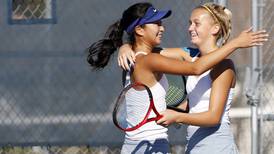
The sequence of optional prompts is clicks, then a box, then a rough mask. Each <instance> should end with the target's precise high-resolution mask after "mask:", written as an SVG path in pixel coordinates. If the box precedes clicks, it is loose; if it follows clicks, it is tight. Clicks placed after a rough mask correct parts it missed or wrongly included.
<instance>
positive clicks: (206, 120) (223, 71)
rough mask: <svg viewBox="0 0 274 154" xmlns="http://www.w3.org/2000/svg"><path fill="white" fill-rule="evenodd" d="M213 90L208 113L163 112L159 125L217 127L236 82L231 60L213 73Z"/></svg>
mask: <svg viewBox="0 0 274 154" xmlns="http://www.w3.org/2000/svg"><path fill="white" fill-rule="evenodd" d="M212 74H213V75H212V81H213V82H212V89H211V94H210V100H209V102H210V103H209V109H208V111H205V112H201V113H190V114H185V113H179V112H175V111H172V110H166V111H164V112H162V113H161V114H162V115H163V118H162V119H160V120H158V121H157V123H158V124H162V125H170V124H171V123H174V122H177V123H184V124H188V125H196V126H215V125H217V124H219V123H220V121H221V118H222V115H223V112H224V109H225V105H226V100H227V98H228V94H229V90H230V87H231V86H232V84H233V82H235V81H234V80H235V72H234V66H233V63H232V61H231V60H224V61H223V62H221V63H220V64H219V65H218V66H216V68H214V70H213V72H212Z"/></svg>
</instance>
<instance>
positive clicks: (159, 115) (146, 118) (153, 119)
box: [112, 82, 163, 131]
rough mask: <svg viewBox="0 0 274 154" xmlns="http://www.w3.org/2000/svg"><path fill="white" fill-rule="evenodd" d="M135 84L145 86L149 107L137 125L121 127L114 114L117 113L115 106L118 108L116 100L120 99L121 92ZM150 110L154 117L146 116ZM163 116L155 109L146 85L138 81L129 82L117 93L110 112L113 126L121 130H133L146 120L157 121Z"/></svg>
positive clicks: (146, 121)
mask: <svg viewBox="0 0 274 154" xmlns="http://www.w3.org/2000/svg"><path fill="white" fill-rule="evenodd" d="M136 86H143V87H145V89H146V91H147V93H148V96H149V103H150V104H149V108H148V111H147V113H146V115H145V117H144V119H143V120H142V121H141V122H140V123H138V124H137V125H135V126H134V127H130V128H123V127H121V126H120V125H119V124H118V121H117V119H116V114H117V108H118V105H117V104H118V101H119V100H120V98H121V97H122V95H123V93H124V92H125V91H128V90H129V89H130V88H132V87H136ZM151 111H153V112H154V113H155V114H156V117H153V118H148V117H149V115H150V113H151ZM162 117H163V116H162V115H161V114H160V113H159V112H158V111H157V110H156V107H155V105H154V100H153V96H152V93H151V91H150V89H149V87H148V86H146V85H145V84H142V83H140V82H135V83H133V84H129V85H128V86H126V87H125V88H124V89H123V90H122V91H121V93H120V94H119V96H118V98H117V100H116V103H115V107H114V110H113V112H112V119H113V123H114V124H115V126H116V127H117V128H119V129H121V130H123V131H134V130H136V129H138V128H140V127H141V126H143V125H144V124H146V123H148V122H151V121H157V120H159V119H161V118H162Z"/></svg>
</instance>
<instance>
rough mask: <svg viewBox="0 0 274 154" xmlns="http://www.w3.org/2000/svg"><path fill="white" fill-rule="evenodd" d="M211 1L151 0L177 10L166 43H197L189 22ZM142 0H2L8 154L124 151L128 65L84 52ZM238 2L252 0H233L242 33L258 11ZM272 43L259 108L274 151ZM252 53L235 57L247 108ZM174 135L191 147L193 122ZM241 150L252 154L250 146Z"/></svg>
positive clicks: (3, 120) (265, 148)
mask: <svg viewBox="0 0 274 154" xmlns="http://www.w3.org/2000/svg"><path fill="white" fill-rule="evenodd" d="M208 1H210V0H184V1H182V0H173V1H172V2H170V1H166V0H150V2H152V3H153V4H154V5H155V6H156V7H157V8H163V9H165V8H169V9H172V11H173V14H172V16H171V18H169V19H168V20H165V21H164V25H165V26H166V27H165V29H166V32H165V37H164V39H163V44H162V45H163V47H180V46H188V45H189V41H188V35H187V27H188V17H189V15H190V13H191V10H192V8H194V7H195V6H197V5H198V4H201V3H205V2H208ZM261 1H262V4H264V5H263V7H262V8H263V18H262V19H261V20H260V21H259V22H260V23H263V25H262V27H264V28H265V29H267V30H268V32H269V33H270V35H273V20H274V19H273V11H272V10H273V7H274V6H273V5H274V4H273V3H274V2H273V0H261ZM136 2H141V0H134V1H133V0H132V1H131V0H129V1H124V0H115V1H109V0H92V1H91V0H70V1H69V2H68V1H67V0H6V1H0V27H1V28H0V42H1V44H0V64H1V65H0V68H1V72H0V81H1V82H0V138H1V140H0V145H1V146H2V147H4V148H1V149H0V153H5V152H6V153H39V154H40V153H43V154H44V153H68V154H73V153H83V154H85V153H119V151H120V150H119V149H120V146H121V144H122V141H123V133H122V132H120V131H119V130H118V129H116V128H115V127H114V125H113V124H112V119H111V112H112V108H113V101H114V100H115V98H116V96H117V94H118V92H119V90H120V89H121V77H120V75H121V70H120V69H119V68H118V66H117V63H116V59H115V58H113V59H112V61H111V64H110V66H108V67H107V68H106V69H105V70H103V71H100V72H93V71H91V70H90V68H89V67H88V65H87V63H86V57H85V56H86V55H85V53H84V50H85V48H86V47H88V45H89V44H90V43H91V42H94V41H95V40H97V39H99V38H101V37H102V36H103V34H104V32H105V30H106V28H107V27H108V25H110V24H112V23H113V22H115V20H116V19H119V17H120V16H121V14H122V11H123V10H124V9H125V8H127V7H128V6H129V5H131V4H133V3H136ZM215 2H216V0H215ZM236 2H237V3H246V6H250V5H248V4H249V3H250V0H247V1H238V0H231V1H228V4H230V5H228V7H229V8H230V9H232V12H233V15H234V16H233V20H234V21H233V22H234V23H235V22H236V23H237V25H236V26H235V25H234V27H233V31H234V32H235V30H236V31H237V30H238V31H239V30H242V29H243V28H245V27H244V26H243V24H244V23H246V22H245V21H242V18H239V16H237V14H238V13H239V14H245V15H246V16H251V14H250V12H248V11H247V10H246V9H244V8H239V7H238V6H237V5H238V4H235V5H236V6H235V5H234V6H233V5H232V4H231V3H233V4H234V3H236ZM239 6H240V5H239ZM241 6H242V5H241ZM232 7H233V8H232ZM250 7H251V6H250ZM237 11H238V13H237ZM239 11H240V12H239ZM235 14H236V16H235ZM246 16H245V17H244V18H246ZM6 19H8V20H6ZM246 25H249V23H247V24H246ZM238 27H242V28H240V29H237V28H238ZM272 49H273V41H272V39H271V37H270V40H269V41H268V43H267V44H266V45H265V46H263V52H262V53H263V55H262V61H263V65H262V66H263V67H262V77H263V86H262V89H261V94H262V97H261V98H262V99H261V102H260V112H259V113H263V114H261V115H265V116H262V118H260V123H259V124H260V127H259V129H260V132H261V137H260V146H261V148H260V151H261V153H271V152H272V151H273V149H274V146H273V144H274V143H273V142H274V140H273V138H274V136H273V135H272V132H271V131H272V130H273V129H274V128H273V127H274V125H273V119H272V116H270V115H271V114H273V113H274V110H273V108H274V106H273V102H272V100H273V94H272V91H273V90H274V87H273V73H274V69H273V68H274V65H273V57H274V55H273V53H272ZM241 55H242V56H241ZM246 57H247V55H246V54H237V57H233V59H234V61H236V63H237V71H238V77H239V78H240V81H238V87H240V90H239V92H238V94H242V95H237V96H236V98H235V102H237V103H236V104H238V105H239V104H240V105H239V106H245V107H246V103H245V100H243V98H242V97H244V96H243V94H244V93H243V86H242V82H243V81H244V69H243V68H244V67H245V65H246V63H245V64H244V63H242V62H243V61H244V62H248V58H246ZM243 59H244V60H243ZM239 71H240V72H239ZM234 106H235V105H234ZM271 119H272V120H271ZM243 121H244V120H239V121H237V122H235V121H233V120H232V125H233V126H232V127H233V128H234V130H236V131H234V134H235V138H236V140H237V144H238V145H241V144H242V145H249V144H246V140H248V138H249V136H243V135H242V134H250V131H251V129H249V128H248V129H247V128H246V127H249V125H246V124H248V123H247V122H246V121H244V122H243ZM235 128H236V129H235ZM243 130H245V132H247V133H244V132H242V131H243ZM169 136H170V137H169V138H170V142H171V144H172V151H173V152H174V153H183V151H184V145H185V127H182V128H181V129H178V130H176V129H175V128H172V127H171V128H170V131H169ZM178 136H180V137H179V138H178ZM243 139H245V140H243ZM241 142H242V143H241ZM17 146H23V147H24V148H17ZM31 146H35V147H31ZM36 146H42V147H36ZM60 146H62V147H63V148H59V147H60ZM239 148H242V149H240V151H242V152H243V153H245V151H246V150H243V149H244V148H246V147H243V146H239ZM247 148H250V147H247ZM247 151H248V150H247Z"/></svg>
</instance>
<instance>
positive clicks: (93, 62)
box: [87, 2, 152, 69]
mask: <svg viewBox="0 0 274 154" xmlns="http://www.w3.org/2000/svg"><path fill="white" fill-rule="evenodd" d="M150 6H152V4H151V3H146V2H144V3H136V4H134V5H132V6H130V7H129V8H128V9H127V10H125V11H124V12H123V17H122V19H121V20H120V21H117V22H116V23H114V24H113V25H111V26H110V27H109V28H108V30H107V32H106V34H105V38H104V39H101V40H99V41H97V42H95V43H93V44H92V45H91V46H90V47H89V48H88V49H87V51H88V57H87V61H88V63H89V64H90V66H91V67H93V68H95V69H101V68H104V67H105V66H106V65H107V64H108V62H109V59H110V57H111V55H113V53H114V52H115V51H116V50H117V48H119V47H120V46H121V45H122V44H123V40H122V38H123V31H124V30H125V29H126V28H127V27H128V26H129V25H130V24H131V23H132V22H133V21H135V20H136V19H138V18H140V17H143V16H144V15H145V13H146V10H147V9H148V8H149V7H150ZM129 42H130V43H134V34H130V37H129Z"/></svg>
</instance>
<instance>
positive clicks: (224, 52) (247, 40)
mask: <svg viewBox="0 0 274 154" xmlns="http://www.w3.org/2000/svg"><path fill="white" fill-rule="evenodd" d="M267 38H268V34H266V32H265V31H258V32H251V28H250V29H248V30H245V31H243V32H242V33H241V34H240V35H239V36H238V37H236V38H234V39H233V40H231V41H230V42H228V43H227V44H226V45H224V46H223V47H221V48H219V49H217V50H216V51H214V52H213V53H211V54H208V56H206V57H205V58H204V59H202V60H199V61H197V62H195V63H196V64H195V65H190V67H191V69H194V70H195V72H194V73H187V74H198V75H199V74H201V73H203V72H204V71H206V70H208V69H209V68H210V67H212V66H214V64H217V63H218V62H220V61H221V60H222V59H224V58H225V57H226V56H228V55H229V54H231V53H232V52H233V51H234V50H235V49H237V48H247V47H251V46H256V45H262V43H263V42H265V41H267ZM180 50H181V51H182V49H179V48H169V49H165V51H167V52H164V51H162V52H161V54H163V55H164V56H167V57H172V58H174V57H175V58H177V59H178V57H180V56H181V57H184V59H186V60H187V61H190V56H189V55H187V53H185V52H180ZM217 52H219V53H217ZM203 57H204V56H203ZM128 61H129V62H130V63H134V61H135V55H134V52H133V51H132V49H131V46H130V45H129V44H126V45H124V46H122V47H121V48H120V51H119V55H118V64H119V66H121V67H123V69H129V66H128ZM206 61H210V62H213V65H212V63H207V62H206ZM216 62H217V63H216ZM204 64H207V65H204ZM188 66H189V65H188ZM197 67H200V68H197ZM175 74H176V73H175Z"/></svg>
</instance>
